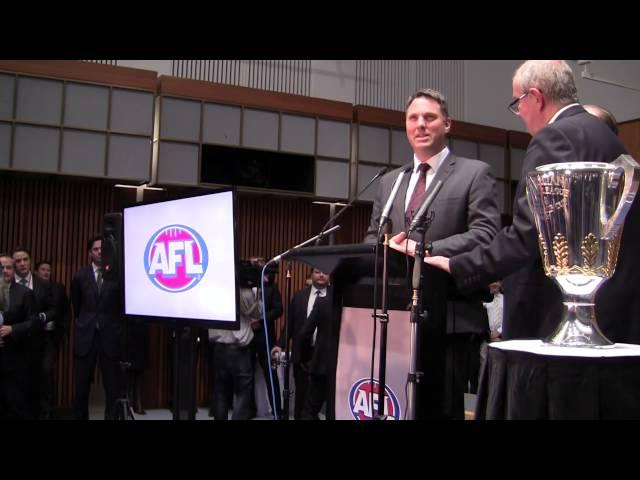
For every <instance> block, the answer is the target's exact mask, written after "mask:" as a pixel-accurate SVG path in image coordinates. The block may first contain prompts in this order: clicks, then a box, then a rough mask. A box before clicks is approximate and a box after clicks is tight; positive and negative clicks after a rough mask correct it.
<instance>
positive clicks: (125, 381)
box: [113, 361, 135, 421]
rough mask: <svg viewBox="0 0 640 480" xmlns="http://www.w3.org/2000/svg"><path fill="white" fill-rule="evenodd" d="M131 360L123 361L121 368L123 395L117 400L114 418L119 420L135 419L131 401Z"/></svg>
mask: <svg viewBox="0 0 640 480" xmlns="http://www.w3.org/2000/svg"><path fill="white" fill-rule="evenodd" d="M130 368H131V362H126V361H121V362H120V370H121V372H122V395H121V396H120V398H119V399H117V400H116V404H115V406H114V409H113V412H114V413H113V419H114V420H117V421H122V420H135V417H134V416H133V409H132V408H131V402H129V369H130Z"/></svg>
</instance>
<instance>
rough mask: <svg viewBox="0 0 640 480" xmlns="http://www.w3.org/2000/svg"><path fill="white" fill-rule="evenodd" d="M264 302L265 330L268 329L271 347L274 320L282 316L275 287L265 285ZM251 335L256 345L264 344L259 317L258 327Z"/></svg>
mask: <svg viewBox="0 0 640 480" xmlns="http://www.w3.org/2000/svg"><path fill="white" fill-rule="evenodd" d="M264 301H265V303H266V309H267V314H266V317H267V328H268V329H269V330H268V331H269V345H270V346H271V347H273V346H274V345H275V341H276V320H277V319H278V317H280V315H282V300H280V291H279V290H278V286H277V285H275V284H274V285H265V287H264ZM253 335H254V337H253V338H254V342H255V344H256V345H258V346H263V345H264V344H265V341H266V339H265V335H264V326H263V321H262V316H261V317H260V327H259V328H257V329H256V330H254V331H253ZM261 352H262V350H261ZM261 354H262V353H261Z"/></svg>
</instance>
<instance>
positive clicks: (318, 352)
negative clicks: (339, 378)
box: [294, 287, 333, 375]
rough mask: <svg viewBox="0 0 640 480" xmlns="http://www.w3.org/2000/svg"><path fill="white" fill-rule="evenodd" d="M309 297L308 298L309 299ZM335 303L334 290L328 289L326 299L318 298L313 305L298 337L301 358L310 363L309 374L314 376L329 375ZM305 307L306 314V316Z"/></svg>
mask: <svg viewBox="0 0 640 480" xmlns="http://www.w3.org/2000/svg"><path fill="white" fill-rule="evenodd" d="M308 298H309V297H308V296H307V299H308ZM332 303H333V290H332V289H331V287H328V288H327V294H326V295H325V296H324V297H318V298H316V301H315V302H314V303H313V308H312V309H311V313H309V318H307V319H306V321H305V322H304V324H303V325H302V329H301V330H300V333H299V335H298V343H299V344H300V353H299V354H300V357H301V360H302V361H304V362H308V365H309V372H310V373H311V374H313V375H327V373H328V366H327V363H328V361H329V358H328V355H329V348H330V346H329V342H330V341H331V338H330V322H331V308H332ZM306 308H307V307H306V305H305V314H306ZM316 328H317V329H318V333H317V334H316V342H315V344H314V345H312V341H313V333H314V332H315V330H316ZM294 345H295V340H294Z"/></svg>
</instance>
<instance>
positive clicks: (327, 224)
mask: <svg viewBox="0 0 640 480" xmlns="http://www.w3.org/2000/svg"><path fill="white" fill-rule="evenodd" d="M388 171H389V167H383V168H381V169H380V171H379V172H378V173H376V174H375V176H374V177H373V178H372V179H371V180H369V183H367V184H366V185H365V187H364V188H363V189H362V190H360V191H359V192H358V194H357V195H356V196H355V197H353V200H351V201H350V202H349V203H347V204H346V205H345V206H344V208H343V209H342V210H340V211H339V212H338V213H336V214H335V215H334V216H333V217H331V218H330V219H329V220H327V223H325V224H324V226H323V227H322V229H321V230H320V237H323V236H324V234H325V229H326V228H327V227H328V226H329V225H331V224H332V223H333V222H335V221H336V220H337V219H338V218H339V217H340V215H342V214H343V213H344V212H345V211H346V210H347V209H348V208H349V207H350V206H351V205H353V202H355V201H356V200H357V199H358V198H360V195H362V194H363V193H364V192H365V190H366V189H367V188H369V187H370V186H371V184H372V183H373V182H375V181H376V180H377V179H378V178H380V177H381V176H382V175H384V174H385V173H387V172H388ZM319 242H320V238H318V240H317V241H316V245H318V243H319Z"/></svg>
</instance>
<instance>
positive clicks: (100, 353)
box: [71, 236, 123, 420]
mask: <svg viewBox="0 0 640 480" xmlns="http://www.w3.org/2000/svg"><path fill="white" fill-rule="evenodd" d="M88 248H89V258H90V260H91V264H90V265H88V266H86V267H84V268H82V269H81V270H80V271H78V272H77V273H76V274H75V275H74V276H73V279H72V280H71V303H72V304H73V311H74V315H75V319H76V322H75V327H74V345H73V347H74V358H75V386H76V397H75V402H74V411H75V416H76V418H78V419H80V420H88V419H89V392H90V389H91V380H92V376H93V372H94V370H95V367H96V362H99V364H100V370H101V372H102V380H103V384H104V391H105V399H106V405H105V419H112V418H113V414H114V407H115V404H116V401H117V399H118V398H119V397H120V396H121V395H122V393H123V392H122V380H123V379H122V371H121V367H120V360H121V357H122V331H123V312H122V298H121V289H120V285H119V283H118V281H117V280H113V279H111V278H110V277H109V276H105V277H103V276H102V269H101V266H102V261H101V260H102V237H99V236H98V237H94V238H93V239H91V240H90V241H89V243H88Z"/></svg>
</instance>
